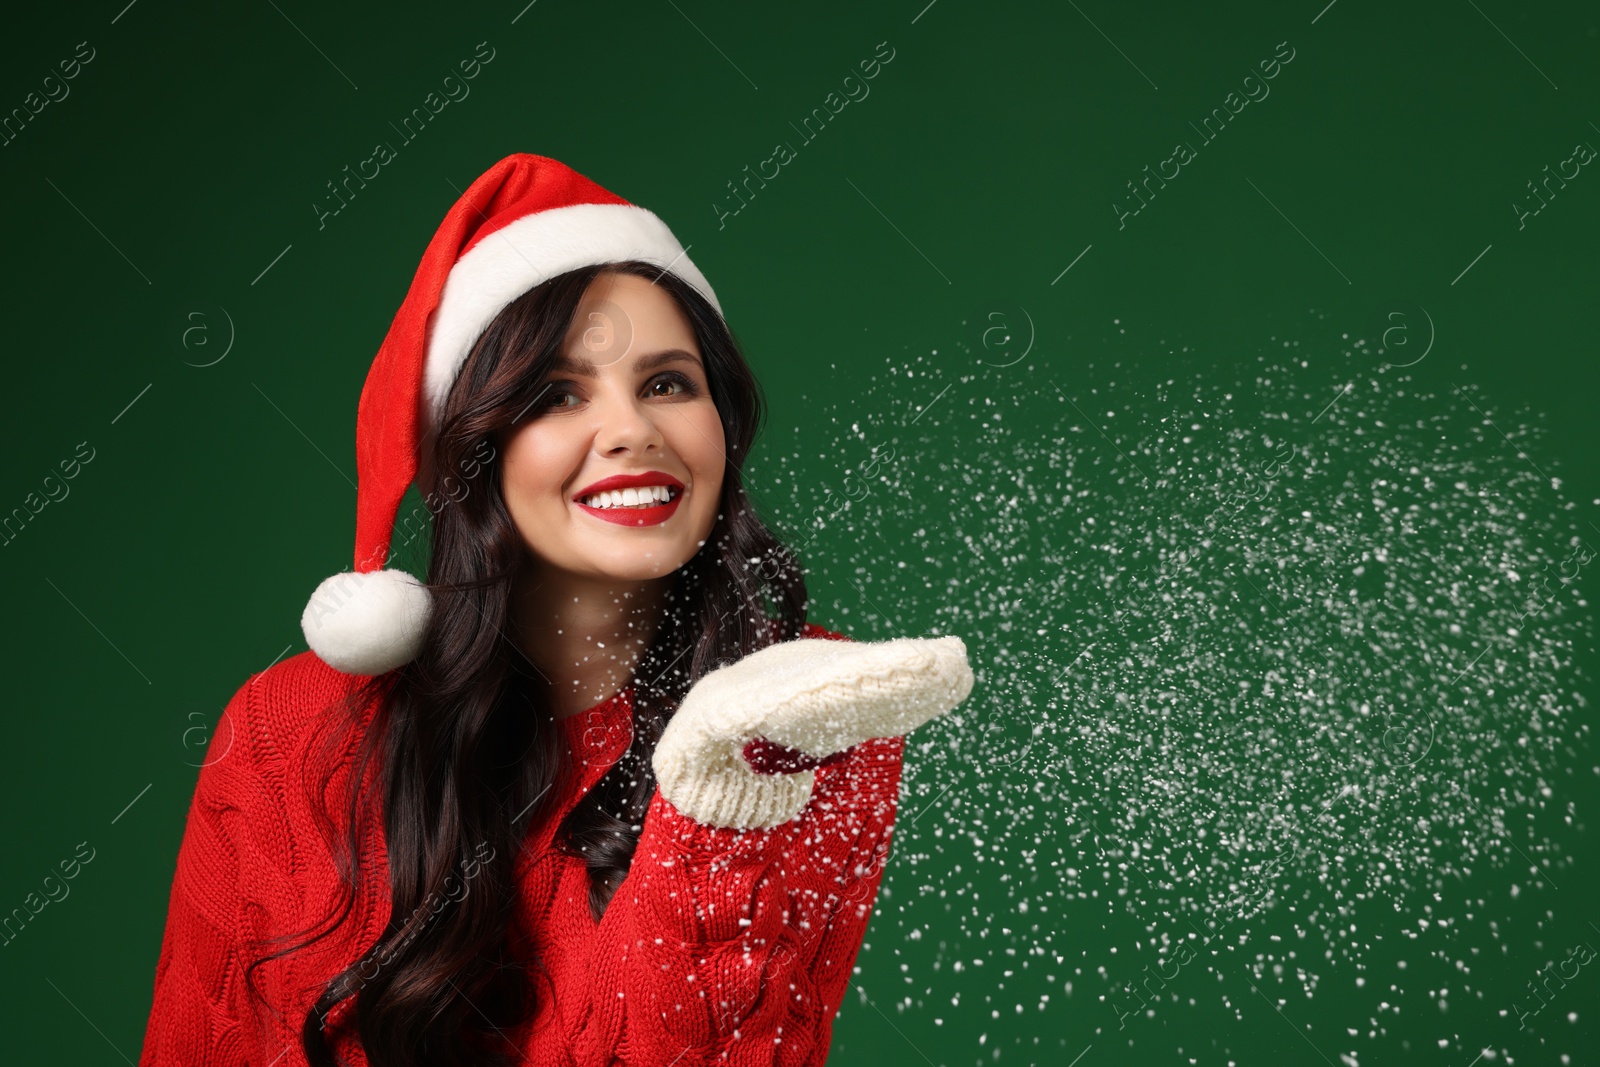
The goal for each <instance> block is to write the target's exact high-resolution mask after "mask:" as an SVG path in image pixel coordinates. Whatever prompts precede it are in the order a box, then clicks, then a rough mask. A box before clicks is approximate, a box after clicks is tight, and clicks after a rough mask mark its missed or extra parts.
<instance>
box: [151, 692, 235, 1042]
mask: <svg viewBox="0 0 1600 1067" xmlns="http://www.w3.org/2000/svg"><path fill="white" fill-rule="evenodd" d="M253 684H254V681H253V680H252V681H251V682H247V683H245V685H244V686H242V687H241V688H240V689H239V691H238V692H237V693H236V694H235V695H234V697H233V699H232V700H231V701H229V703H228V707H227V710H225V711H224V712H223V713H222V717H221V719H220V720H219V722H218V723H217V729H216V732H215V733H214V734H213V735H212V738H211V742H210V744H209V746H208V748H207V752H206V761H205V763H204V765H202V767H201V769H200V778H199V781H198V783H197V784H196V786H195V792H194V799H193V800H192V801H191V803H190V805H189V816H188V822H187V825H186V828H185V830H184V834H183V844H182V845H181V846H180V847H179V850H178V866H177V872H176V874H175V876H174V877H173V881H172V892H171V895H170V897H169V900H168V905H167V924H166V929H165V932H164V933H163V934H162V938H161V955H160V956H159V958H158V959H157V962H156V978H155V995H154V1000H153V1002H152V1004H151V1007H150V1018H149V1022H148V1025H147V1027H146V1030H145V1039H144V1049H143V1051H142V1052H141V1053H140V1056H139V1067H245V1064H246V1063H247V1055H248V1048H247V1045H248V1042H247V1035H246V1033H245V1031H244V1029H243V1028H242V1027H241V1026H240V1023H239V1017H238V1015H237V1013H236V1009H237V1006H238V1005H237V1000H238V998H239V997H240V996H242V995H243V992H242V982H243V977H244V976H243V973H242V967H241V965H240V956H239V951H238V944H239V941H238V931H239V917H240V908H239V897H238V895H237V887H238V884H239V881H238V878H239V859H238V851H237V849H236V848H235V847H234V844H233V841H232V838H231V835H230V832H229V830H230V824H231V823H232V822H233V821H234V819H235V818H236V817H237V815H238V809H237V807H236V806H235V805H234V804H233V802H232V801H231V800H230V799H229V796H230V794H231V793H232V791H233V786H234V782H235V781H236V779H237V777H238V773H239V772H238V766H237V765H238V764H240V763H242V762H243V761H244V751H243V750H244V748H245V741H244V738H243V732H244V727H243V723H244V722H245V719H246V707H245V706H246V702H247V701H248V699H249V692H250V689H251V686H252V685H253ZM236 730H237V731H238V735H237V736H236ZM235 745H237V747H238V749H239V751H232V750H233V748H234V746H235Z"/></svg>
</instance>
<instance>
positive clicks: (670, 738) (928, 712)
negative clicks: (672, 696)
mask: <svg viewBox="0 0 1600 1067" xmlns="http://www.w3.org/2000/svg"><path fill="white" fill-rule="evenodd" d="M972 684H973V677H972V668H971V667H970V666H968V664H967V646H966V644H965V643H964V642H962V640H961V638H959V637H938V638H923V637H901V638H895V639H894V640H890V641H832V640H827V639H822V638H806V639H801V640H796V641H784V642H781V643H779V644H776V645H771V646H769V647H767V648H764V649H762V650H761V651H759V652H755V653H752V654H751V655H749V656H746V657H745V658H744V659H742V660H740V661H739V662H737V663H733V664H730V665H728V666H726V667H720V668H718V669H717V670H714V671H712V672H711V673H710V674H707V675H706V676H705V677H703V678H701V679H700V680H699V681H698V682H696V683H695V684H694V685H693V686H691V687H690V689H689V692H688V693H687V694H686V695H685V696H684V698H683V703H682V704H681V705H679V707H678V710H677V712H676V713H675V714H674V715H673V716H672V719H671V721H669V722H668V723H667V727H666V730H665V731H663V733H662V735H661V741H660V742H659V743H658V744H657V745H656V751H655V756H654V758H653V760H652V766H654V768H655V772H656V781H657V783H658V784H659V787H660V790H661V792H662V794H663V795H664V796H665V797H666V798H667V799H668V800H670V801H671V802H672V804H673V806H675V807H676V808H677V809H678V810H679V811H681V812H683V813H684V814H685V815H688V816H689V817H690V818H692V819H694V820H695V821H696V822H700V823H705V824H707V825H711V826H725V827H731V828H734V829H740V830H747V829H758V828H759V829H767V828H770V827H773V826H777V825H779V824H780V823H784V822H787V821H788V820H790V819H792V818H794V817H795V816H797V815H799V814H800V812H801V810H802V809H804V808H805V806H806V802H807V801H808V800H810V798H811V785H812V782H813V781H814V780H815V778H816V772H815V770H814V769H811V768H814V767H815V766H816V765H818V764H820V763H822V762H824V761H827V762H832V761H831V760H828V759H827V758H828V757H830V756H837V755H842V754H843V752H844V750H846V749H848V748H850V747H851V746H853V745H858V744H860V743H861V742H863V741H866V740H868V739H869V738H874V737H898V736H900V735H902V734H906V733H909V732H910V731H912V730H914V729H916V728H917V727H918V726H921V725H922V724H923V723H925V722H927V721H928V720H929V719H933V718H935V717H937V716H939V715H943V714H944V713H945V712H947V711H950V710H951V709H952V708H954V707H956V706H957V705H959V704H960V703H961V702H962V701H963V700H965V699H966V698H967V694H969V693H970V692H971V691H972ZM767 743H771V745H776V746H786V747H787V748H788V749H793V750H795V755H797V756H799V757H800V759H799V760H798V763H799V764H800V765H802V767H803V769H797V770H778V771H776V772H773V771H772V770H771V768H772V767H773V766H775V765H776V766H779V767H783V766H785V765H784V763H783V761H782V759H781V758H780V759H778V760H777V761H776V762H774V761H772V760H770V759H766V760H763V759H758V760H757V763H758V765H760V766H763V767H766V768H768V770H767V772H766V773H763V772H762V771H760V770H757V768H756V767H755V766H752V764H751V761H750V759H748V758H747V756H750V755H759V753H760V751H761V750H762V748H763V746H765V745H767ZM747 746H750V747H749V748H748V749H747Z"/></svg>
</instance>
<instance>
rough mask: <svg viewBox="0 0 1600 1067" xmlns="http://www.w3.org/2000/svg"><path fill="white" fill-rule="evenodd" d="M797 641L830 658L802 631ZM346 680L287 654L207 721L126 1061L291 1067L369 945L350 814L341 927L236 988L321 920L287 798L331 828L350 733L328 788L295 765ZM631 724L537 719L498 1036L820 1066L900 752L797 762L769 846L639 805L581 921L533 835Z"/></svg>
mask: <svg viewBox="0 0 1600 1067" xmlns="http://www.w3.org/2000/svg"><path fill="white" fill-rule="evenodd" d="M803 636H805V637H815V638H828V639H834V640H848V638H845V637H843V636H842V635H840V634H836V633H833V632H831V631H828V630H824V629H823V628H821V627H819V626H814V625H811V624H807V626H806V629H805V632H804V634H803ZM350 682H351V679H350V678H349V677H348V676H346V675H342V674H340V673H338V672H337V671H335V670H333V669H332V668H331V667H328V666H327V665H326V664H324V663H323V662H322V661H321V660H319V659H318V658H317V657H316V656H315V655H313V654H312V653H310V652H305V653H302V654H300V655H298V656H295V657H293V658H291V659H289V660H286V661H284V662H283V663H280V664H278V665H276V666H274V667H272V668H270V669H269V670H267V671H264V672H262V673H261V674H258V675H256V676H255V677H254V678H252V679H250V680H249V681H248V682H246V683H245V685H244V686H243V687H242V688H240V689H239V691H238V693H237V694H236V695H235V696H234V698H233V700H232V701H231V702H230V703H229V704H228V707H227V710H226V711H225V712H224V713H223V716H222V720H221V721H220V722H219V723H218V727H217V731H216V734H215V735H214V736H213V738H212V741H211V750H210V752H209V754H208V756H207V761H206V764H205V765H204V766H203V768H202V769H201V771H200V777H199V782H198V784H197V786H196V788H195V794H194V800H193V803H192V804H191V806H190V809H189V816H188V824H187V829H186V830H185V832H184V837H183V844H182V846H181V848H180V850H179V853H178V864H177V873H176V876H175V877H174V879H173V884H172V893H171V898H170V902H169V910H168V914H167V925H166V931H165V935H164V936H163V938H162V942H161V955H160V959H159V961H158V962H157V964H156V977H155V998H154V1003H153V1005H152V1007H151V1011H150V1020H149V1025H148V1028H147V1031H146V1035H145V1043H144V1050H143V1052H142V1054H141V1056H140V1060H139V1063H140V1067H157V1065H160V1067H211V1065H229V1067H242V1065H245V1064H249V1065H251V1067H291V1065H295V1064H305V1062H306V1060H305V1057H304V1056H303V1054H302V1052H301V1047H300V1040H299V1031H300V1027H301V1024H302V1023H303V1021H304V1019H305V1016H306V1013H307V1011H308V1010H309V1009H310V1006H311V1005H312V1003H313V1002H314V1001H315V1000H316V998H317V997H318V995H320V992H321V989H322V986H323V984H324V983H325V982H327V981H328V979H330V978H332V977H333V976H334V975H336V974H338V973H339V972H340V971H342V970H344V969H345V968H346V967H348V966H350V965H351V964H352V963H354V962H355V961H356V960H357V959H359V958H360V957H361V956H362V955H363V953H365V952H366V950H367V949H369V948H370V947H371V946H372V945H373V944H375V943H376V942H377V940H378V938H379V936H380V935H381V934H382V932H383V931H384V929H385V927H386V925H387V923H388V920H389V915H390V910H391V909H390V900H389V881H388V866H387V852H386V850H385V848H384V843H383V836H382V827H381V825H378V824H379V823H381V820H369V821H371V822H372V823H374V824H375V825H374V826H373V827H372V828H371V829H370V830H369V832H368V835H367V839H366V841H365V842H364V843H363V847H362V860H361V862H362V863H363V864H364V865H365V870H366V872H367V876H366V877H363V878H362V879H361V881H360V889H359V891H358V892H357V894H356V900H355V905H354V907H353V908H352V909H351V911H350V914H349V916H348V917H347V918H346V920H345V922H344V923H343V924H342V925H341V926H340V927H338V928H337V929H336V931H335V932H334V934H333V935H332V936H329V937H327V938H324V939H323V940H321V941H319V942H317V943H315V944H313V945H312V946H310V947H308V948H305V949H302V950H300V951H298V952H294V953H291V954H289V955H288V956H286V957H283V958H280V959H278V960H274V961H272V962H269V963H265V964H262V965H261V966H260V967H258V968H256V971H255V980H256V985H257V986H258V987H259V989H260V991H261V993H262V994H263V996H264V998H265V1005H261V1004H259V1003H257V1002H253V1000H252V998H251V997H250V994H249V992H248V991H247V988H246V985H245V982H244V974H243V969H244V966H245V965H246V964H247V963H249V962H250V961H251V960H253V959H255V958H257V957H258V956H259V955H265V954H266V952H267V951H269V950H266V949H256V950H252V949H251V947H250V943H251V942H252V941H253V940H254V939H257V938H266V937H271V936H274V935H283V934H286V933H294V932H298V931H300V930H303V929H304V928H306V927H307V926H309V925H310V924H312V923H313V922H315V921H316V920H318V919H323V918H326V917H328V916H329V915H331V914H333V907H334V904H335V902H336V901H337V899H338V890H339V888H340V885H341V883H340V877H339V874H338V872H337V870H336V868H335V866H334V854H333V851H332V850H331V848H330V846H329V843H328V838H327V837H325V836H324V829H319V826H318V822H317V820H316V818H315V816H314V815H313V811H312V805H311V804H310V802H309V800H308V797H307V793H308V792H315V791H316V790H321V793H322V796H323V797H325V798H326V799H327V806H328V809H329V812H330V814H331V815H332V816H333V818H334V819H335V823H334V826H333V828H332V829H333V831H334V833H335V834H342V833H343V831H344V826H343V824H342V823H340V822H338V821H337V820H338V819H339V818H340V813H341V811H342V806H341V805H340V804H339V803H338V802H337V801H338V798H340V797H342V796H343V790H344V788H345V786H346V783H347V780H348V774H349V773H350V766H351V763H352V760H351V759H350V756H351V755H352V754H353V752H354V748H355V742H356V741H357V740H359V739H358V738H352V740H351V742H350V744H349V745H348V748H349V751H348V752H345V753H343V758H341V759H340V760H339V761H338V762H337V764H336V765H335V767H336V769H335V770H333V771H332V773H326V771H322V772H310V771H308V770H307V768H308V767H310V766H313V765H319V766H322V767H324V768H326V767H327V764H325V763H320V764H319V763H318V761H317V760H314V759H312V755H313V751H314V750H315V749H316V746H317V743H318V741H319V740H321V738H322V730H323V728H324V727H325V726H327V725H328V723H329V722H330V719H331V717H330V716H328V715H322V714H319V712H320V711H321V709H325V708H328V707H330V706H331V705H333V704H334V703H335V702H336V701H337V700H339V699H340V698H342V696H343V695H344V693H345V692H346V691H347V690H348V688H349V685H350ZM365 714H366V715H368V716H370V714H371V709H368V710H367V711H366V712H365ZM631 724H632V715H631V690H627V689H625V690H623V691H622V692H619V693H617V694H615V695H614V696H612V697H611V698H610V699H608V700H606V701H604V702H602V703H601V704H599V705H597V706H595V707H593V708H591V709H589V710H588V711H586V712H582V713H580V714H578V715H573V716H570V717H568V718H564V719H560V720H558V726H559V728H560V733H561V736H562V737H563V739H564V740H565V741H566V743H567V746H568V748H569V751H570V752H571V753H572V756H573V759H574V764H573V768H574V773H573V774H571V775H568V776H565V777H566V781H565V782H562V781H560V780H558V784H557V785H556V786H555V787H554V789H553V801H554V803H553V808H552V809H551V813H550V815H549V816H548V817H541V818H539V819H538V820H537V821H536V822H535V824H534V825H533V826H531V827H530V829H529V834H528V837H527V839H526V841H525V843H524V847H523V851H522V853H521V855H520V856H519V857H518V860H517V862H516V865H515V868H514V869H515V871H516V877H517V883H518V887H519V900H520V909H521V910H520V915H519V922H518V927H519V928H520V930H521V931H525V932H526V936H527V937H528V938H529V939H530V940H531V942H532V947H533V948H534V950H535V953H536V954H537V956H538V958H539V959H540V961H541V962H542V964H543V965H544V966H545V967H546V968H548V971H549V975H550V981H549V982H544V981H542V980H540V982H539V987H538V996H539V1000H538V1003H539V1007H538V1014H537V1015H536V1017H535V1018H533V1019H532V1020H531V1021H530V1022H529V1023H528V1024H527V1025H526V1026H524V1027H523V1028H521V1029H520V1030H518V1031H516V1032H514V1033H510V1032H508V1033H507V1035H506V1036H507V1038H508V1040H510V1041H511V1042H512V1043H513V1044H514V1045H515V1047H516V1048H517V1050H518V1051H519V1053H520V1055H521V1057H522V1062H524V1063H527V1064H538V1065H540V1067H545V1065H573V1067H577V1065H583V1067H607V1065H627V1067H666V1065H668V1064H672V1065H673V1067H697V1065H700V1064H709V1063H735V1064H785V1065H790V1064H794V1065H798V1064H821V1063H823V1061H824V1060H825V1059H826V1058H827V1052H828V1043H829V1039H830V1037H831V1034H832V1029H833V1018H834V1016H835V1014H836V1013H837V1012H838V1009H839V1005H840V1002H841V1001H842V1000H843V998H844V994H845V989H846V987H847V986H848V984H849V980H850V974H851V968H852V965H853V964H854V962H855V958H856V954H857V952H858V951H859V950H860V947H861V941H862V938H863V937H864V936H865V933H866V928H867V922H868V919H869V917H870V913H871V909H872V904H873V901H874V899H875V898H876V896H877V891H878V885H879V883H880V881H881V880H882V877H883V866H884V862H885V860H886V858H887V856H888V850H889V839H890V831H891V828H892V823H893V820H894V815H895V810H896V801H897V797H898V791H899V781H900V771H901V757H902V753H903V749H904V740H903V739H902V738H878V739H874V740H871V741H868V742H866V743H864V744H861V745H858V746H856V747H855V748H853V749H851V750H849V753H848V755H847V756H846V757H845V758H843V759H842V760H840V761H838V762H836V763H833V764H831V765H826V766H823V767H820V768H818V769H817V772H816V782H815V785H814V787H813V790H812V796H811V801H810V803H809V804H808V805H807V806H806V808H805V810H804V811H803V812H802V813H801V815H800V816H799V817H798V818H795V819H792V820H790V821H789V822H787V823H784V824H782V825H780V826H777V827H774V828H773V829H770V830H746V831H738V830H730V829H725V828H721V827H713V826H705V825H702V824H700V823H697V822H695V821H694V820H692V819H690V818H689V817H688V816H686V815H684V814H682V813H681V812H679V811H678V810H677V809H676V808H674V807H673V806H672V804H671V803H669V802H668V801H667V800H666V799H665V798H664V797H662V795H661V794H660V793H659V792H657V793H656V794H655V796H654V797H653V798H652V799H651V802H650V807H649V809H648V812H647V814H646V816H645V820H644V826H643V830H642V833H641V835H640V838H639V844H638V849H637V851H636V852H635V855H634V859H633V864H632V867H631V869H630V870H629V872H628V876H627V878H626V879H624V881H623V882H622V884H621V886H620V887H619V888H618V890H617V892H616V894H615V895H614V896H613V897H612V899H611V902H610V905H609V906H608V907H607V909H606V912H605V916H604V918H603V919H602V921H601V922H600V923H599V924H596V923H595V921H594V919H593V918H592V916H591V914H590V911H589V904H588V890H589V876H588V871H587V869H586V868H585V867H584V866H583V864H582V862H581V861H579V860H577V859H575V858H573V857H570V856H568V855H566V854H564V853H562V852H560V851H559V850H557V849H556V848H555V847H554V845H553V837H554V833H555V828H556V826H557V825H558V824H559V823H560V821H561V817H562V816H564V815H565V814H566V813H567V812H568V811H569V810H571V808H572V806H573V805H574V804H575V803H576V802H577V800H578V799H579V798H580V797H581V796H582V794H583V793H584V792H585V791H587V790H588V789H590V788H592V787H593V786H594V784H595V783H596V782H598V781H599V780H600V778H601V776H602V775H604V773H605V772H606V770H608V769H609V768H610V767H611V766H612V765H613V764H614V763H615V762H616V760H617V758H618V757H619V756H621V754H622V753H623V752H624V751H625V750H626V748H627V746H628V742H629V739H630V736H631V728H632V727H631ZM319 751H320V750H319ZM369 773H372V772H370V771H369ZM308 787H309V788H308ZM530 822H534V820H530ZM341 839H342V838H341V837H339V836H334V837H333V840H334V841H339V840H341ZM470 891H471V886H470V879H469V881H468V883H467V886H466V889H465V892H470ZM512 943H513V951H517V950H518V947H519V945H520V943H519V942H518V941H517V939H516V938H515V937H513V938H512ZM353 1000H354V998H346V999H345V1000H344V1001H342V1002H340V1004H339V1005H338V1006H337V1007H335V1008H334V1010H333V1011H332V1012H331V1013H330V1014H329V1016H328V1019H327V1024H326V1025H327V1028H328V1033H329V1035H330V1044H331V1045H332V1047H333V1050H334V1052H335V1054H336V1055H337V1056H338V1057H339V1058H340V1059H341V1060H343V1061H344V1062H345V1063H348V1064H354V1065H360V1067H365V1065H366V1064H367V1060H366V1058H365V1056H364V1055H363V1054H362V1051H361V1049H360V1046H359V1042H358V1041H357V1039H356V1033H355V1026H354V1021H353V1020H352V1019H351V1018H350V1013H351V1011H352V1010H353Z"/></svg>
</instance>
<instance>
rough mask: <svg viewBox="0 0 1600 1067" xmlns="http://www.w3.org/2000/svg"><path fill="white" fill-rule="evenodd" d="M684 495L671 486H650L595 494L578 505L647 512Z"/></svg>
mask: <svg viewBox="0 0 1600 1067" xmlns="http://www.w3.org/2000/svg"><path fill="white" fill-rule="evenodd" d="M682 495H683V490H682V489H678V488H675V487H673V486H670V485H648V486H642V487H640V488H638V489H612V490H610V491H608V492H604V493H595V494H593V495H591V496H586V497H580V498H579V500H578V503H579V504H581V505H582V506H583V507H586V508H591V509H593V510H595V511H647V510H649V509H650V508H659V507H663V506H665V505H667V504H671V503H672V502H674V501H675V500H677V499H678V498H679V497H681V496H682Z"/></svg>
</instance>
